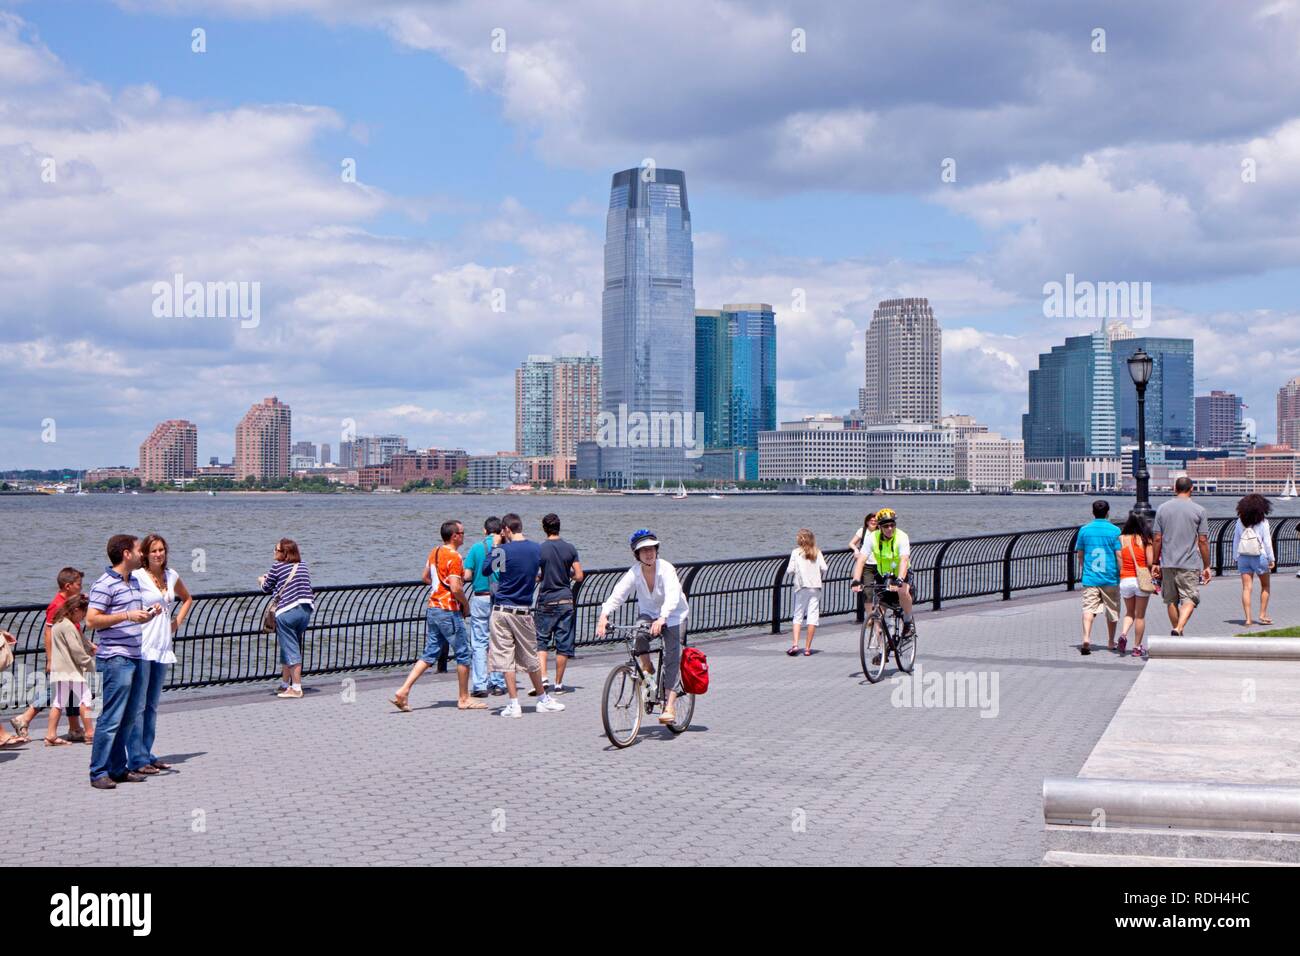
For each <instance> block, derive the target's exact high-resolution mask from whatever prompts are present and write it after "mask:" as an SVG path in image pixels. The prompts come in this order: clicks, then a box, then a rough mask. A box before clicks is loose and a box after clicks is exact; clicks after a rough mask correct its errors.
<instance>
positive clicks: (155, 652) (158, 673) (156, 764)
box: [126, 534, 194, 774]
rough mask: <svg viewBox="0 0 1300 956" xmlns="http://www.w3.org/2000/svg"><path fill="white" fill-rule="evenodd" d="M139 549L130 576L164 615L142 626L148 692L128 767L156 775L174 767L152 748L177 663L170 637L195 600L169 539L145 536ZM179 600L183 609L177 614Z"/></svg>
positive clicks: (144, 597)
mask: <svg viewBox="0 0 1300 956" xmlns="http://www.w3.org/2000/svg"><path fill="white" fill-rule="evenodd" d="M140 551H141V552H142V553H143V554H144V567H142V568H139V569H137V570H136V571H133V572H132V574H133V575H134V576H135V579H136V582H137V583H138V584H139V585H140V596H141V599H142V603H143V604H144V606H145V607H146V608H148V607H152V606H153V605H155V604H158V605H161V606H162V613H161V614H155V615H154V616H153V617H151V618H150V619H149V620H148V621H146V622H145V623H144V624H143V625H141V634H140V656H141V658H143V663H144V677H145V693H144V694H143V707H142V709H141V712H140V713H139V714H137V715H136V720H135V726H134V727H133V728H132V730H131V736H130V738H129V739H128V740H127V742H126V760H127V766H128V767H129V768H130V769H131V770H132V771H134V772H135V773H143V774H155V773H158V772H159V771H161V770H170V769H171V765H170V764H166V763H163V762H162V761H161V760H159V759H158V755H157V754H155V753H154V752H153V742H154V734H155V731H156V730H157V726H158V699H159V698H160V697H161V696H162V689H163V684H165V683H166V682H167V665H169V664H174V663H176V654H175V653H174V652H173V651H172V640H173V638H174V637H175V635H176V632H177V631H179V630H180V629H181V625H182V624H184V623H185V618H186V617H187V616H188V615H189V613H190V608H191V607H192V606H193V604H194V598H193V597H192V596H191V595H190V592H189V590H188V589H187V588H186V587H185V584H184V582H182V581H181V576H180V575H179V574H177V573H176V572H175V571H173V570H172V569H171V568H169V567H167V542H166V541H164V540H163V537H162V535H160V534H151V535H147V536H146V537H145V539H144V543H143V544H141V545H140ZM178 600H179V602H180V611H179V612H178V613H177V614H176V615H175V617H173V616H172V612H173V611H175V610H176V604H177V601H178Z"/></svg>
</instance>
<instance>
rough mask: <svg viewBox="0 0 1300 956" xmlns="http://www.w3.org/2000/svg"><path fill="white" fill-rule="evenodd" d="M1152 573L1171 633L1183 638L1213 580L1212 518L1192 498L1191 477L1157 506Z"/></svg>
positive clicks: (1177, 486)
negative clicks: (1205, 590)
mask: <svg viewBox="0 0 1300 956" xmlns="http://www.w3.org/2000/svg"><path fill="white" fill-rule="evenodd" d="M1152 530H1153V531H1154V532H1155V536H1154V538H1153V539H1152V542H1151V545H1152V561H1153V562H1154V563H1153V565H1152V567H1151V573H1152V574H1154V575H1155V576H1156V577H1158V578H1160V596H1161V598H1162V599H1163V600H1164V602H1165V610H1166V611H1167V612H1168V613H1169V626H1170V631H1169V633H1170V634H1171V635H1173V636H1174V637H1181V636H1182V634H1183V631H1184V630H1185V629H1186V627H1187V622H1188V621H1190V620H1191V618H1192V612H1193V611H1195V610H1196V606H1197V605H1198V604H1200V603H1201V591H1200V589H1201V588H1203V587H1205V586H1206V585H1208V584H1209V583H1210V576H1211V575H1210V521H1209V518H1207V517H1206V515H1205V509H1204V508H1202V507H1201V506H1200V505H1198V504H1197V503H1196V502H1195V501H1193V500H1192V480H1191V479H1190V478H1188V477H1186V476H1184V477H1182V478H1179V479H1178V480H1177V481H1175V482H1174V497H1173V498H1170V499H1169V500H1168V501H1166V502H1165V503H1164V504H1162V505H1161V506H1160V507H1159V508H1157V509H1156V520H1155V525H1154V526H1153V528H1152Z"/></svg>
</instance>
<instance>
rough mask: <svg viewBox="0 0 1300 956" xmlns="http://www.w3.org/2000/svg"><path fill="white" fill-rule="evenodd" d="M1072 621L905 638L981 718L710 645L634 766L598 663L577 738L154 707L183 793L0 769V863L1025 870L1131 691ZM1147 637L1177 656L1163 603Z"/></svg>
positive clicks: (170, 782)
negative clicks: (680, 722) (966, 678)
mask: <svg viewBox="0 0 1300 956" xmlns="http://www.w3.org/2000/svg"><path fill="white" fill-rule="evenodd" d="M1204 594H1205V600H1204V601H1203V603H1202V606H1201V608H1200V610H1199V611H1198V612H1197V614H1196V617H1195V618H1194V619H1193V624H1192V626H1191V628H1190V629H1189V633H1191V634H1195V635H1226V634H1232V633H1235V632H1236V631H1238V630H1241V628H1240V627H1239V626H1237V625H1234V624H1231V623H1228V622H1230V621H1235V620H1238V619H1239V618H1240V614H1241V610H1240V606H1239V603H1238V594H1239V584H1238V581H1237V579H1236V578H1235V577H1232V576H1228V577H1224V578H1218V579H1215V580H1214V581H1213V582H1212V583H1211V585H1210V586H1209V587H1208V588H1206V589H1205V592H1204ZM1273 600H1274V603H1273V606H1272V616H1273V618H1274V620H1276V621H1277V622H1278V623H1279V624H1286V623H1293V622H1296V621H1300V580H1297V579H1295V578H1294V577H1293V576H1292V575H1291V574H1290V573H1287V574H1278V575H1275V577H1274V598H1273ZM1078 617H1079V595H1078V594H1077V593H1064V592H1057V593H1053V594H1051V595H1043V596H1036V597H1021V598H1017V599H1015V600H1013V601H1010V602H1001V601H993V602H988V603H981V604H976V605H968V606H965V607H951V608H949V609H946V610H944V611H942V612H939V613H927V614H921V615H919V616H918V626H919V628H920V634H921V643H920V654H919V664H920V667H921V670H920V672H919V675H920V677H921V679H922V686H923V687H924V686H925V683H924V682H925V677H924V675H926V674H935V673H944V674H946V673H949V672H973V673H974V674H976V675H977V676H978V675H983V677H984V679H985V685H984V686H985V687H986V688H987V689H988V690H989V691H990V692H991V691H993V690H994V688H996V694H995V695H990V696H989V697H988V698H987V703H988V705H989V706H985V707H982V708H981V707H980V706H978V705H979V704H980V701H979V700H971V701H967V703H968V704H972V705H973V706H966V707H955V706H937V707H916V706H910V707H905V706H897V704H898V703H900V702H901V701H900V700H899V698H905V699H906V701H907V702H909V703H914V702H915V701H916V696H914V695H913V693H912V691H911V687H910V684H909V685H908V686H906V687H899V686H895V685H894V684H892V683H891V682H890V679H889V675H890V674H892V670H891V671H887V676H886V679H885V680H884V681H883V682H882V683H881V684H878V685H874V686H872V685H868V684H866V683H865V682H864V681H863V679H862V677H861V675H860V673H859V670H860V668H859V663H858V653H857V628H856V626H855V625H852V624H850V623H848V622H843V623H835V624H831V625H828V626H827V627H825V628H824V629H823V630H822V631H821V632H820V633H819V634H818V637H817V642H816V643H817V647H818V648H819V649H820V652H819V653H817V654H815V655H814V656H812V657H810V658H802V657H801V658H795V659H791V658H788V657H786V656H785V655H784V654H783V653H781V651H782V649H783V648H784V647H785V646H786V645H787V644H788V642H789V635H788V631H787V633H784V634H782V635H779V636H773V635H770V634H766V633H756V634H754V635H753V636H746V637H739V638H723V639H716V640H711V641H706V642H705V643H704V645H703V646H704V647H705V649H706V650H707V652H708V654H709V659H710V666H711V671H712V678H713V689H712V690H711V691H710V692H709V694H708V695H707V696H705V697H702V698H700V700H699V703H698V706H697V708H696V712H695V723H694V725H693V726H692V728H691V730H690V731H689V732H688V733H685V734H683V735H682V736H680V737H677V738H673V737H671V736H670V735H669V734H668V733H667V732H666V731H662V730H660V729H659V728H658V727H657V726H656V727H653V728H649V729H643V731H642V738H641V740H640V742H639V743H638V744H636V745H635V746H633V747H631V748H629V749H627V750H624V751H615V750H613V749H612V748H610V746H609V744H608V741H607V740H606V739H605V736H604V734H603V732H602V729H601V722H600V712H599V709H600V700H599V698H600V690H601V685H602V682H603V679H604V676H605V673H606V672H607V671H608V669H609V667H610V666H611V665H612V663H613V662H614V661H615V660H617V657H616V656H615V655H614V653H612V652H607V651H598V652H587V653H584V654H583V656H582V657H581V658H579V659H578V660H576V661H575V662H573V663H572V664H571V665H570V672H569V673H570V677H571V680H572V682H573V683H574V684H576V685H577V687H578V690H577V691H576V692H575V693H573V694H570V695H568V696H566V697H564V698H562V699H563V701H564V702H565V703H566V705H567V706H568V710H567V711H566V712H565V713H562V714H554V715H539V714H535V713H533V712H532V708H531V706H530V704H529V703H528V701H529V700H530V699H529V698H524V701H525V705H524V707H525V714H524V718H523V719H522V720H517V721H508V720H503V719H501V718H499V717H496V716H495V714H494V713H491V712H489V713H484V712H476V713H461V712H458V711H457V710H456V709H455V704H454V696H455V695H454V675H450V674H449V675H432V674H430V675H428V676H427V677H426V678H425V679H424V680H423V681H422V682H421V683H420V685H419V686H418V687H417V688H416V691H415V693H414V694H413V695H412V705H413V707H414V711H413V712H412V713H410V714H400V713H398V712H396V711H395V710H394V709H393V708H392V707H391V706H389V705H388V704H387V703H386V699H387V697H388V696H389V695H390V694H391V692H392V691H393V689H395V687H396V686H397V685H398V684H399V683H400V680H401V678H400V675H399V674H398V673H397V672H389V673H387V674H376V673H357V674H354V675H341V676H333V677H324V678H315V679H309V680H308V682H307V683H308V686H309V688H310V690H311V692H310V693H309V694H308V695H307V696H306V697H305V698H304V699H302V700H300V701H281V700H277V699H275V698H274V696H272V694H271V685H266V686H265V687H259V688H257V689H256V690H255V691H254V690H253V689H252V688H248V687H237V688H224V689H217V690H210V691H207V692H203V693H202V694H200V693H198V692H180V693H175V694H168V695H167V696H166V697H165V698H164V704H163V709H162V713H161V715H160V719H159V728H160V730H159V748H158V752H159V753H160V754H161V755H163V759H165V760H167V761H169V762H172V763H174V764H175V765H176V767H177V772H176V773H174V774H171V775H167V776H160V777H155V778H152V779H150V780H149V781H148V782H146V783H141V784H134V785H122V786H119V787H118V788H117V789H116V790H114V791H110V792H101V791H96V790H93V789H91V788H90V786H89V785H88V783H87V777H86V766H87V762H88V759H89V750H88V748H85V747H64V748H58V749H45V748H43V747H41V746H40V744H39V741H37V742H36V743H34V744H32V745H29V746H28V747H26V748H23V749H22V750H20V751H16V752H15V751H10V752H4V753H0V779H3V780H4V781H5V790H6V792H7V793H9V794H10V795H11V799H10V801H9V802H10V806H11V810H12V811H13V812H12V813H11V815H10V824H9V826H8V827H7V833H6V851H5V854H4V862H5V864H6V865H9V866H23V865H29V864H66V863H68V862H70V861H72V862H75V863H77V864H82V865H85V864H103V865H117V864H142V865H148V864H169V863H180V864H192V865H206V864H254V865H270V864H286V863H292V864H383V865H388V864H456V865H464V864H471V865H472V864H530V863H531V864H536V863H552V864H615V863H617V864H648V865H651V864H652V865H672V864H677V865H681V864H683V863H688V862H700V863H730V864H761V865H772V864H818V863H839V864H908V865H923V864H955V865H965V864H995V865H1001V864H1005V865H1037V864H1038V863H1039V862H1040V861H1041V860H1042V857H1043V854H1044V828H1043V816H1042V796H1041V791H1042V782H1043V779H1044V777H1061V776H1070V777H1072V776H1075V775H1077V774H1078V773H1079V771H1080V768H1081V767H1082V766H1083V765H1084V763H1085V761H1086V760H1087V759H1088V756H1089V754H1090V752H1091V751H1092V749H1093V747H1094V745H1095V744H1096V743H1097V741H1098V739H1099V738H1100V737H1101V735H1102V733H1103V731H1104V730H1105V728H1106V726H1107V724H1108V723H1109V722H1110V720H1111V718H1112V717H1113V715H1114V714H1115V712H1116V710H1117V709H1118V707H1119V705H1120V703H1121V702H1122V700H1123V699H1124V697H1125V695H1126V693H1127V692H1128V690H1129V688H1130V686H1131V685H1132V683H1133V681H1134V680H1135V679H1136V677H1137V675H1138V673H1139V672H1140V671H1141V669H1142V667H1143V666H1144V665H1143V664H1142V663H1139V662H1137V661H1135V660H1133V659H1131V658H1124V659H1120V658H1116V657H1112V656H1111V655H1109V654H1107V653H1105V652H1104V651H1101V652H1099V653H1094V655H1093V656H1091V657H1081V656H1080V655H1079V653H1078V651H1077V650H1076V647H1075V645H1076V643H1077V641H1078ZM1149 619H1150V620H1151V622H1152V624H1153V625H1157V626H1155V627H1153V633H1157V634H1158V633H1165V634H1167V633H1168V628H1167V627H1159V626H1158V625H1161V624H1163V623H1164V618H1163V608H1162V607H1161V606H1160V605H1159V604H1158V603H1156V602H1153V603H1152V606H1151V609H1150V614H1149ZM1102 626H1103V625H1100V624H1099V625H1098V627H1102ZM1098 636H1099V635H1098V633H1097V632H1096V631H1094V641H1095V642H1098ZM1100 638H1101V639H1100V641H1099V642H1098V643H1100V644H1102V645H1104V643H1105V640H1104V630H1102V631H1101V632H1100ZM994 679H996V684H994V683H993V680H994ZM493 700H494V702H495V701H499V700H500V698H494V699H493ZM922 701H924V698H922ZM939 702H940V703H947V704H949V705H951V704H953V703H955V701H953V700H951V699H949V700H946V701H944V700H941V701H939ZM982 713H987V714H989V715H990V716H981V714H982ZM688 848H694V849H693V852H692V853H691V854H690V855H688V854H687V853H686V852H685V851H686V850H687V849H688Z"/></svg>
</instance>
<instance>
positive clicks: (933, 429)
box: [758, 413, 956, 488]
mask: <svg viewBox="0 0 1300 956" xmlns="http://www.w3.org/2000/svg"><path fill="white" fill-rule="evenodd" d="M955 437H956V432H955V431H954V430H953V429H951V428H944V427H942V426H940V425H938V424H931V423H915V424H913V423H899V424H888V425H863V424H862V422H861V419H860V418H858V417H857V416H852V415H850V416H843V415H830V414H824V413H823V414H820V415H810V416H807V417H805V418H803V419H802V420H800V421H794V422H782V423H781V425H780V426H779V427H778V428H777V429H776V431H767V432H760V433H759V442H758V477H759V479H760V480H774V481H789V482H796V483H799V484H803V483H804V482H806V481H808V480H809V479H813V478H877V479H879V480H880V481H881V483H882V485H884V487H887V488H893V487H897V486H898V485H899V483H900V482H901V481H902V480H903V479H912V480H919V481H926V482H935V483H936V484H937V483H938V482H940V481H950V480H952V479H953V478H955V477H956V455H955V451H956V440H955Z"/></svg>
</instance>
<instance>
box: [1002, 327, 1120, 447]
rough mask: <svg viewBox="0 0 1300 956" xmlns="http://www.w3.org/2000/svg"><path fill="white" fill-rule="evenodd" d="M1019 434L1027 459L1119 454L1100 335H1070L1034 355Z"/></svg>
mask: <svg viewBox="0 0 1300 956" xmlns="http://www.w3.org/2000/svg"><path fill="white" fill-rule="evenodd" d="M1124 377H1125V378H1126V379H1127V378H1128V373H1127V372H1125V376H1124ZM1021 432H1022V436H1023V438H1024V440H1025V457H1026V458H1079V457H1083V456H1092V455H1109V456H1113V455H1118V454H1119V442H1118V441H1117V439H1116V433H1115V366H1114V360H1113V358H1112V356H1111V350H1110V344H1109V343H1108V342H1107V340H1106V336H1105V334H1104V333H1102V332H1094V333H1092V334H1091V335H1078V336H1073V337H1071V338H1068V339H1066V340H1065V344H1064V345H1054V346H1052V350H1051V351H1050V352H1044V353H1043V354H1041V355H1039V356H1038V368H1036V369H1033V370H1031V371H1030V373H1029V411H1028V412H1027V413H1025V415H1024V416H1023V418H1022V423H1021Z"/></svg>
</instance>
